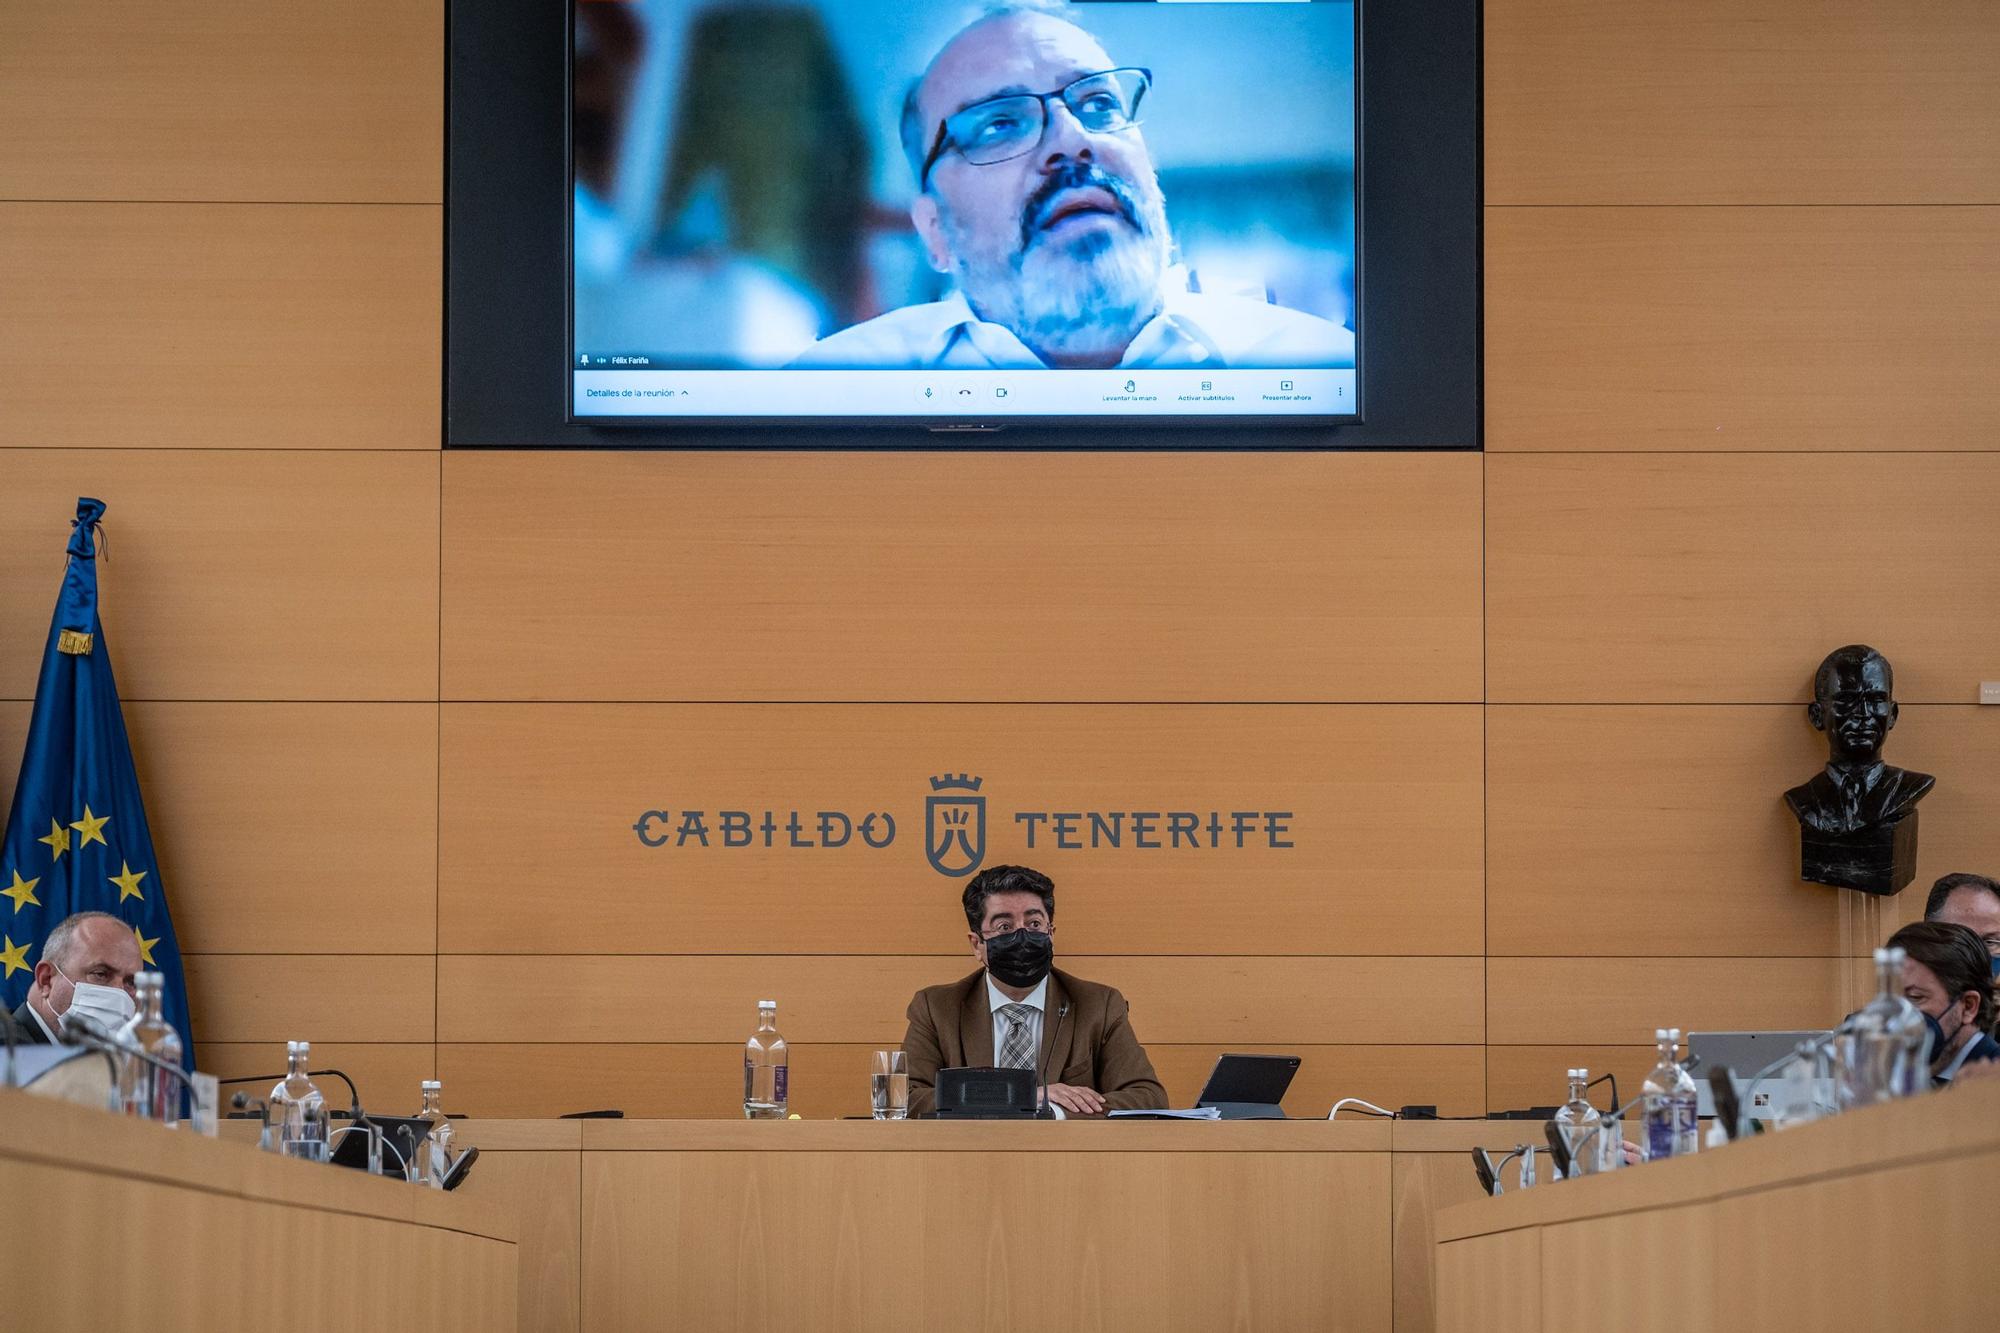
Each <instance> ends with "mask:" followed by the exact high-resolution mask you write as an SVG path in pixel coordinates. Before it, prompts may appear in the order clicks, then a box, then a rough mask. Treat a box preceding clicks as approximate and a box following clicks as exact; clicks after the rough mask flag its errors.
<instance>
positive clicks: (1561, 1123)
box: [1556, 1069, 1604, 1176]
mask: <svg viewBox="0 0 2000 1333" xmlns="http://www.w3.org/2000/svg"><path fill="white" fill-rule="evenodd" d="M1589 1087H1590V1071H1589V1070H1588V1069H1572V1070H1570V1071H1569V1100H1568V1101H1566V1102H1564V1103H1563V1104H1562V1105H1561V1106H1559V1107H1557V1108H1556V1132H1557V1133H1559V1134H1561V1135H1562V1139H1563V1142H1564V1143H1566V1144H1568V1145H1569V1174H1570V1175H1572V1176H1587V1175H1590V1174H1591V1173H1592V1172H1594V1171H1596V1170H1597V1161H1596V1158H1597V1155H1598V1153H1600V1152H1601V1151H1603V1147H1602V1145H1601V1144H1600V1143H1599V1142H1598V1140H1599V1139H1601V1138H1603V1137H1604V1135H1602V1134H1593V1133H1592V1132H1591V1131H1592V1130H1594V1129H1596V1128H1597V1127H1598V1125H1599V1124H1600V1123H1601V1122H1602V1121H1603V1119H1604V1117H1603V1116H1601V1115H1599V1114H1598V1113H1597V1108H1596V1107H1595V1106H1592V1105H1591V1104H1590V1097H1589V1095H1588V1089H1589Z"/></svg>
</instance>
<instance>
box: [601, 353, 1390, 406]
mask: <svg viewBox="0 0 2000 1333" xmlns="http://www.w3.org/2000/svg"><path fill="white" fill-rule="evenodd" d="M644 359H645V358H643V357H638V358H635V357H633V356H631V355H629V354H620V355H619V356H617V357H613V356H611V355H608V354H607V355H603V356H599V355H596V354H589V360H590V362H591V368H590V369H588V370H586V369H583V368H582V366H581V364H579V365H578V366H577V368H576V370H575V378H574V386H573V393H574V401H573V404H572V411H573V413H574V414H575V415H576V416H578V417H593V416H629V417H737V416H741V417H773V416H780V417H782V416H794V417H811V418H828V417H890V416H898V417H924V416H939V417H969V418H981V419H983V418H989V417H991V418H996V419H998V418H1006V417H1058V416H1063V417H1067V416H1106V417H1115V416H1117V415H1119V414H1121V413H1125V412H1129V413H1130V414H1132V415H1134V416H1149V415H1168V414H1170V415H1174V416H1189V415H1213V416H1315V417H1341V416H1355V415H1357V412H1356V406H1355V393H1356V387H1357V377H1356V372H1355V371H1354V370H1352V369H1344V370H1191V369H1160V370H1041V371H1037V370H934V371H933V370H871V371H865V372H863V371H835V370H670V369H659V368H643V367H642V368H636V369H635V368H631V364H632V362H633V361H635V360H639V361H643V360H644ZM581 360H582V356H581V355H580V356H579V361H581ZM620 363H623V364H622V365H621V364H620ZM599 365H602V366H604V368H603V369H598V368H597V367H598V366H599Z"/></svg>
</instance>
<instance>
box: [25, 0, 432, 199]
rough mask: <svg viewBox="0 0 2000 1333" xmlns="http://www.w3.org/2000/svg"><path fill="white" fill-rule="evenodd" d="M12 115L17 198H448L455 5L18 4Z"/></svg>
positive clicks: (411, 0) (145, 0)
mask: <svg viewBox="0 0 2000 1333" xmlns="http://www.w3.org/2000/svg"><path fill="white" fill-rule="evenodd" d="M0 125H8V126H13V127H15V128H16V130H17V131H18V132H16V133H10V134H8V135H5V136H4V137H0V197H4V198H8V199H100V200H129V199H163V200H181V199H234V200H285V201H291V202H303V201H313V202H319V201H326V200H335V201H344V202H367V201H373V202H391V201H393V202H402V203H411V202H424V203H433V204H435V203H440V202H442V201H443V198H444V193H443V189H444V180H443V177H444V172H443V167H444V155H443V151H442V149H443V142H444V6H443V4H442V3H440V0H349V2H348V3H344V4H341V5H335V6H320V5H258V6H245V5H235V4H217V3H215V2H214V0H111V2H110V3H108V4H100V5H94V6H92V7H91V8H90V9H89V10H87V11H78V10H75V9H72V8H70V7H68V6H65V5H57V4H32V3H29V4H10V5H7V6H4V7H0ZM31 127H32V128H31Z"/></svg>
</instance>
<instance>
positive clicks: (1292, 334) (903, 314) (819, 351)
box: [792, 291, 1354, 370]
mask: <svg viewBox="0 0 2000 1333" xmlns="http://www.w3.org/2000/svg"><path fill="white" fill-rule="evenodd" d="M1353 364H1354V333H1353V331H1352V330H1351V329H1346V328H1342V327H1341V326H1340V325H1338V324H1335V323H1334V322H1333V321H1332V320H1328V319H1321V318H1320V317H1319V316H1318V315H1308V314H1306V313H1305V312H1304V311H1301V310H1287V309H1286V308H1285V307H1283V306H1276V305H1270V304H1268V303H1266V302H1263V301H1252V300H1249V299H1246V298H1244V297H1241V296H1218V295H1214V294H1210V293H1203V292H1189V291H1169V292H1168V293H1167V295H1166V297H1165V301H1164V308H1163V309H1162V310H1161V311H1160V313H1159V314H1157V315H1155V316H1153V318H1152V319H1151V320H1149V321H1148V322H1147V323H1146V326H1145V327H1144V328H1142V329H1140V330H1139V333H1138V336H1137V337H1135V338H1133V339H1132V342H1131V345H1130V346H1128V347H1126V349H1125V356H1124V358H1123V359H1122V360H1120V361H1119V363H1118V366H1119V368H1120V369H1133V370H1141V369H1208V370H1227V369H1230V368H1232V367H1237V368H1252V369H1255V368H1267V369H1279V370H1304V369H1308V368H1313V367H1322V366H1324V367H1349V366H1352V365H1353ZM792 368H793V369H795V370H899V369H907V370H928V369H932V368H937V369H944V370H1046V369H1048V367H1047V366H1046V365H1045V364H1043V362H1042V359H1041V358H1040V357H1038V356H1036V355H1035V354H1034V353H1033V352H1032V351H1030V350H1028V345H1027V344H1026V343H1024V342H1022V341H1021V340H1020V339H1019V338H1018V337H1016V336H1015V335H1014V331H1013V330H1012V329H1009V328H1007V327H1006V326H1005V325H1001V324H994V323H990V322H989V321H987V320H983V319H981V318H979V316H978V315H976V314H974V313H973V310H972V306H971V304H970V303H969V302H967V301H966V299H965V294H964V293H963V292H953V293H952V294H951V295H950V296H948V297H946V298H945V299H944V300H942V301H932V302H930V303H929V304H927V305H913V306H904V307H903V308H902V309H901V310H891V311H890V312H889V313H888V314H886V315H878V316H876V317H875V318H874V319H871V320H868V321H867V322H865V323H861V324H856V325H854V326H853V327H852V328H847V329H842V330H841V331H840V332H839V333H835V334H830V335H828V336H827V337H825V338H822V339H820V340H819V341H818V342H816V343H814V344H813V345H812V346H811V347H809V348H807V349H806V350H805V352H803V353H802V354H801V355H800V356H799V358H798V359H797V360H796V361H794V362H792Z"/></svg>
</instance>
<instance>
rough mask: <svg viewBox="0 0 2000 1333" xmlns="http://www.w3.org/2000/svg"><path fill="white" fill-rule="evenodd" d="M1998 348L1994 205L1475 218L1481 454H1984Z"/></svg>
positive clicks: (1999, 220)
mask: <svg viewBox="0 0 2000 1333" xmlns="http://www.w3.org/2000/svg"><path fill="white" fill-rule="evenodd" d="M1884 12H1887V11H1884ZM1993 46H1994V48H1995V49H2000V24H1996V32H1995V35H1994V42H1993ZM1992 63H1993V64H1994V65H1995V67H1996V68H2000V61H1994V62H1992ZM1996 344H2000V208H1525V209H1509V208H1492V209H1488V210H1487V212H1486V447H1487V448H1489V449H1493V450H1497V451H1505V450H1521V449H1530V450H1569V449H1588V450H1654V449H1687V450H1771V449H1786V450H1819V451H1840V450H1881V449H1893V450H1916V449H1972V450H1991V449H1996V448H2000V398H1996V396H1995V395H1994V393H1993V392H1992V390H1991V380H1992V378H1993V367H1992V349H1993V348H1994V346H1995V345H1996Z"/></svg>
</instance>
